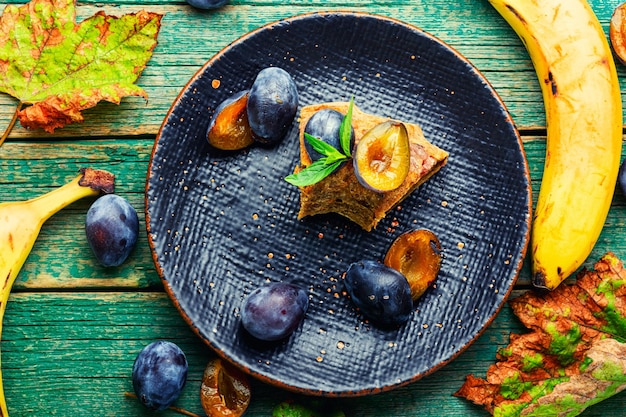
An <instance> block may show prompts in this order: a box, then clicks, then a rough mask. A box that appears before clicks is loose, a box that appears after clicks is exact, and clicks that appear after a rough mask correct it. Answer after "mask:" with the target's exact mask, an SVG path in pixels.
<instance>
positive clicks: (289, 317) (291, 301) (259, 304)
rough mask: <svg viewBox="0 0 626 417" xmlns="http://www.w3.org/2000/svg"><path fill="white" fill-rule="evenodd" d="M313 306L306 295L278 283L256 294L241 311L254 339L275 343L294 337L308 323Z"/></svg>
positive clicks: (250, 295) (246, 301) (296, 289)
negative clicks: (303, 323)
mask: <svg viewBox="0 0 626 417" xmlns="http://www.w3.org/2000/svg"><path fill="white" fill-rule="evenodd" d="M308 306H309V299H308V297H307V295H306V292H305V291H304V290H303V289H302V288H300V287H298V286H296V285H294V284H289V283H283V282H277V283H272V284H269V285H266V286H263V287H259V288H257V289H255V290H254V291H252V292H251V293H250V294H249V295H248V296H247V297H246V299H245V300H244V302H243V306H242V308H241V324H242V325H243V327H244V328H245V329H246V330H247V331H248V333H250V334H251V335H252V336H254V337H256V338H257V339H260V340H266V341H273V340H279V339H283V338H284V337H286V336H288V335H290V334H291V333H292V332H293V331H294V330H295V329H296V328H297V327H298V325H299V324H300V322H301V321H302V320H303V319H304V315H305V313H306V311H307V308H308Z"/></svg>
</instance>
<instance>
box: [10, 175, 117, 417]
mask: <svg viewBox="0 0 626 417" xmlns="http://www.w3.org/2000/svg"><path fill="white" fill-rule="evenodd" d="M114 183H115V177H114V176H113V174H111V173H109V172H107V171H102V170H95V169H91V168H84V169H81V170H80V174H79V175H78V176H77V177H75V178H74V179H73V180H72V181H71V182H69V183H67V184H65V185H63V186H61V187H59V188H56V189H54V190H52V191H50V192H49V193H47V194H44V195H42V196H39V197H36V198H33V199H31V200H27V201H15V202H6V203H0V285H1V287H0V288H1V289H0V340H1V336H2V319H3V317H4V312H5V310H6V306H7V301H8V300H9V294H10V293H11V288H12V286H13V283H14V282H15V279H16V278H17V275H18V273H19V271H20V269H21V268H22V266H23V265H24V262H25V261H26V258H27V257H28V255H29V253H30V251H31V249H32V248H33V245H34V244H35V241H36V240H37V236H39V231H40V230H41V227H42V225H43V224H44V222H45V221H46V220H48V219H49V218H50V217H51V216H52V215H53V214H55V213H56V212H58V211H59V210H61V209H62V208H64V207H66V206H68V205H70V204H71V203H73V202H75V201H77V200H79V199H82V198H84V197H92V196H98V195H99V194H102V193H113V192H114ZM8 415H9V413H8V410H7V405H6V399H5V397H4V388H3V385H2V373H1V371H0V417H8Z"/></svg>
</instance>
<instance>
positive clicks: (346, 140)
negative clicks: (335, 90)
mask: <svg viewBox="0 0 626 417" xmlns="http://www.w3.org/2000/svg"><path fill="white" fill-rule="evenodd" d="M353 106H354V96H353V97H352V98H350V105H348V111H347V112H346V115H345V116H344V117H343V120H342V121H341V126H339V143H340V144H341V149H343V153H344V155H346V156H351V155H352V150H351V149H350V137H351V136H352V107H353Z"/></svg>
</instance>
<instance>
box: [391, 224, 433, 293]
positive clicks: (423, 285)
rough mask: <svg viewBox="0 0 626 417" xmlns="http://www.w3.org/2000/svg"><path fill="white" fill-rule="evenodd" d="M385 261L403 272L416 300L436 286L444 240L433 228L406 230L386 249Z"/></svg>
mask: <svg viewBox="0 0 626 417" xmlns="http://www.w3.org/2000/svg"><path fill="white" fill-rule="evenodd" d="M384 264H385V265H387V266H388V267H390V268H393V269H395V270H396V271H399V272H400V273H401V274H402V275H404V277H405V278H406V280H407V281H408V282H409V287H410V288H411V296H412V298H413V301H415V300H417V299H418V298H419V297H421V296H422V295H423V294H424V292H426V290H427V289H428V288H429V287H430V286H431V285H433V283H434V282H435V279H436V278H437V275H438V274H439V269H440V268H441V243H440V242H439V239H438V238H437V236H436V235H435V234H434V233H433V232H431V231H430V230H426V229H418V230H412V231H408V232H405V233H403V234H401V235H400V236H398V237H397V238H396V239H395V240H394V241H393V243H392V244H391V246H390V247H389V249H388V250H387V253H386V255H385V260H384Z"/></svg>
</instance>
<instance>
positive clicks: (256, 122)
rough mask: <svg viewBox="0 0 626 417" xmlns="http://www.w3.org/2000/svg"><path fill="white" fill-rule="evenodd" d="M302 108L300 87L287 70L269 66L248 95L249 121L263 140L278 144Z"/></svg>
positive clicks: (261, 72)
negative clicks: (300, 107) (299, 102)
mask: <svg viewBox="0 0 626 417" xmlns="http://www.w3.org/2000/svg"><path fill="white" fill-rule="evenodd" d="M297 110H298V90H297V88H296V83H295V82H294V81H293V78H291V75H289V73H288V72H287V71H285V70H284V69H282V68H278V67H268V68H265V69H263V70H261V71H259V73H258V74H257V76H256V78H255V80H254V82H253V84H252V87H251V88H250V93H249V95H248V105H247V111H248V122H249V123H250V128H251V129H252V135H253V137H254V138H255V140H257V141H258V142H260V143H263V144H268V145H274V144H277V143H278V142H280V141H281V140H282V139H283V138H284V137H285V135H286V133H287V130H288V129H289V127H290V126H291V123H292V122H293V119H294V118H295V117H296V112H297Z"/></svg>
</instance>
